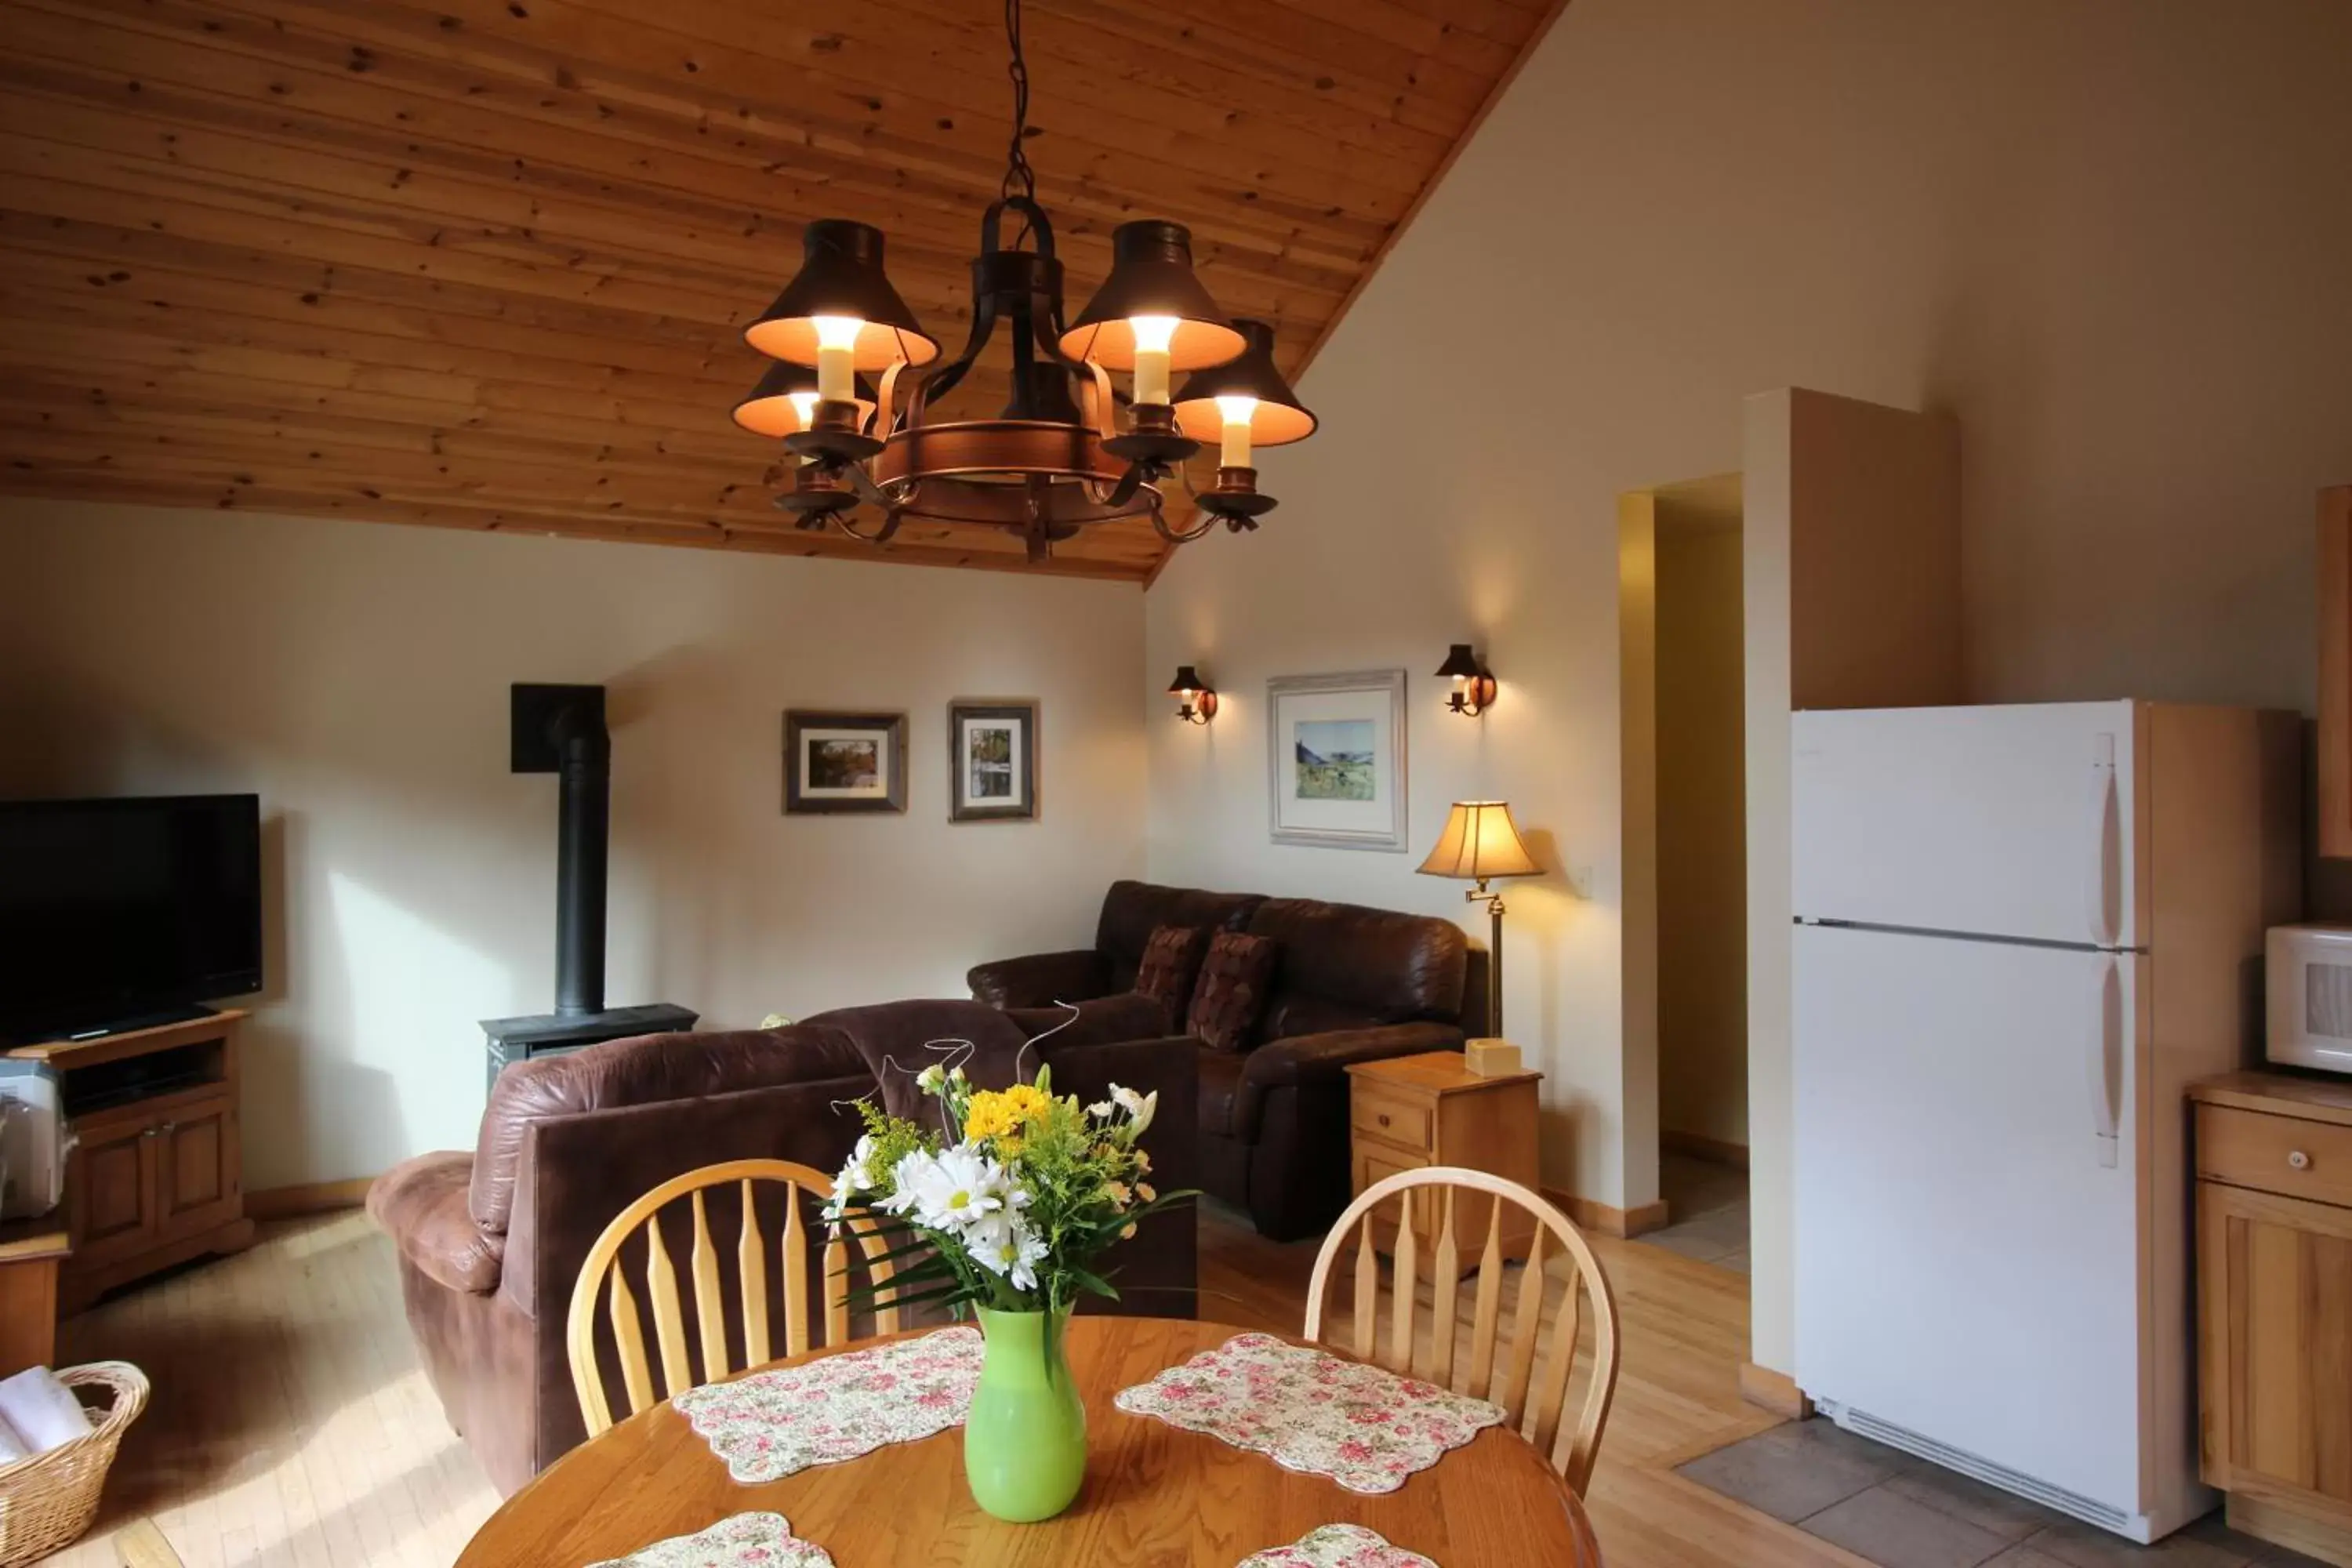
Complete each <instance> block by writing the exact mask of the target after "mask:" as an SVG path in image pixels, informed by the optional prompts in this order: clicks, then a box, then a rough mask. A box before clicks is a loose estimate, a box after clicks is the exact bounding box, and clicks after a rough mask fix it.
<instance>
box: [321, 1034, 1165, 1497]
mask: <svg viewBox="0 0 2352 1568" xmlns="http://www.w3.org/2000/svg"><path fill="white" fill-rule="evenodd" d="M1061 1016H1063V1015H1060V1014H1049V1015H1043V1016H1024V1015H1008V1014H1003V1013H999V1012H997V1011H996V1010H994V1009H992V1008H988V1007H983V1006H980V1005H976V1004H974V1003H971V1002H964V1001H940V1002H897V1003H889V1004H885V1005H879V1006H872V1007H856V1008H847V1009H844V1010H842V1011H839V1012H835V1013H829V1014H824V1015H821V1016H817V1017H814V1018H812V1019H809V1020H808V1021H806V1022H805V1023H803V1024H800V1025H796V1026H789V1027H785V1028H780V1029H767V1030H746V1031H741V1032H737V1033H711V1034H677V1035H647V1036H642V1037H638V1038H635V1039H628V1040H613V1041H609V1042H607V1043H605V1044H604V1045H599V1046H591V1047H588V1048H587V1049H585V1050H583V1051H579V1052H575V1053H573V1054H572V1055H569V1056H563V1057H551V1058H542V1059H541V1060H538V1061H528V1062H522V1063H519V1064H517V1065H516V1066H514V1067H511V1068H508V1069H507V1070H506V1072H505V1073H504V1074H502V1075H501V1076H500V1077H499V1080H498V1082H497V1084H496V1085H495V1086H494V1087H493V1088H492V1089H491V1092H490V1100H489V1105H488V1110H485V1111H484V1112H483V1115H482V1125H481V1132H480V1136H479V1138H478V1141H477V1142H476V1144H475V1147H474V1150H473V1152H471V1153H467V1152H459V1151H447V1152H439V1153H432V1154H422V1155H419V1156H417V1157H416V1158H415V1159H413V1160H410V1161H407V1162H406V1163H403V1164H401V1165H398V1166H395V1167H394V1169H392V1170H391V1171H389V1172H386V1173H384V1174H383V1176H382V1177H380V1178H379V1179H378V1180H377V1181H376V1183H375V1184H374V1186H373V1188H372V1189H371V1190H370V1191H369V1194H368V1213H369V1214H370V1215H372V1216H373V1218H374V1219H375V1221H376V1223H377V1224H378V1225H379V1226H382V1227H383V1229H384V1230H385V1231H387V1232H389V1233H390V1234H391V1236H392V1238H393V1240H394V1245H395V1247H396V1248H397V1251H398V1254H399V1260H400V1277H401V1292H402V1297H403V1300H404V1304H405V1306H406V1308H407V1312H408V1321H409V1327H410V1329H411V1331H413V1332H414V1333H415V1337H416V1344H417V1350H418V1352H419V1355H420V1359H422V1361H423V1362H424V1363H425V1373H426V1375H427V1376H428V1377H429V1379H430V1380H431V1382H432V1384H433V1387H434V1390H435V1392H436V1394H439V1396H440V1399H441V1405H442V1408H443V1410H444V1411H446V1413H447V1415H448V1417H449V1421H450V1425H451V1426H455V1427H456V1428H457V1431H458V1432H459V1433H461V1434H462V1435H463V1436H465V1438H466V1440H467V1443H468V1444H469V1445H470V1446H471V1447H473V1449H474V1452H475V1453H476V1455H477V1456H478V1457H479V1458H480V1459H481V1461H482V1464H483V1468H485V1469H487V1470H488V1472H489V1476H490V1479H491V1480H492V1481H493V1482H495V1483H496V1484H497V1486H498V1487H499V1489H500V1490H501V1491H506V1492H511V1491H513V1490H514V1489H516V1488H517V1487H520V1485H522V1483H523V1482H525V1481H527V1480H529V1479H530V1478H531V1477H532V1476H533V1475H536V1474H537V1473H538V1472H539V1471H540V1470H541V1469H543V1468H546V1467H547V1465H548V1464H549V1463H551V1461H552V1460H553V1459H555V1458H557V1456H559V1455H561V1454H562V1453H563V1452H564V1451H565V1450H567V1449H569V1448H571V1447H573V1446H575V1445H576V1444H578V1443H579V1442H580V1441H581V1440H582V1438H583V1436H584V1432H583V1426H582V1425H581V1419H580V1407H579V1404H578V1401H577V1399H576V1398H575V1397H574V1395H573V1393H572V1373H571V1367H570V1363H569V1360H568V1357H567V1354H566V1351H565V1346H564V1320H565V1315H566V1313H567V1312H568V1311H569V1310H570V1307H571V1300H572V1285H573V1282H574V1281H575V1280H576V1279H578V1277H579V1272H580V1267H581V1264H582V1262H583V1260H584V1259H585V1258H586V1257H587V1253H588V1249H589V1247H591V1246H592V1245H593V1243H594V1241H595V1239H596V1237H597V1236H598V1235H600V1234H601V1233H602V1232H603V1230H604V1226H606V1225H607V1224H609V1223H610V1222H611V1220H612V1218H613V1216H614V1215H616V1214H618V1213H619V1212H620V1211H621V1210H622V1209H623V1208H625V1207H626V1206H627V1205H629V1204H630V1203H631V1202H632V1201H633V1200H635V1198H637V1197H638V1196H640V1195H641V1194H645V1193H646V1192H648V1191H650V1190H652V1189H653V1188H654V1187H655V1186H656V1185H658V1184H661V1183H662V1182H664V1181H666V1180H667V1179H668V1178H669V1177H671V1176H674V1175H677V1174H679V1173H682V1172H685V1171H689V1170H692V1169H694V1168H696V1167H698V1166H701V1165H708V1164H714V1163H718V1162H719V1161H722V1160H740V1159H753V1158H772V1159H783V1160H793V1161H798V1162H799V1163H802V1164H804V1165H810V1166H814V1167H815V1168H816V1169H818V1170H820V1171H824V1172H825V1173H832V1172H833V1171H835V1170H837V1169H838V1168H839V1167H840V1165H841V1163H842V1162H843V1161H845V1159H846V1158H847V1157H848V1154H849V1150H850V1147H851V1145H852V1144H854V1143H855V1142H856V1138H857V1133H858V1131H859V1123H858V1121H857V1118H856V1116H855V1115H853V1114H851V1113H850V1112H849V1111H848V1110H845V1109H844V1108H843V1102H845V1101H847V1100H855V1099H857V1098H859V1097H861V1096H866V1095H870V1094H874V1093H876V1092H877V1090H878V1091H879V1092H880V1093H881V1094H882V1095H883V1097H884V1099H885V1100H886V1101H887V1102H888V1103H889V1104H890V1105H891V1107H892V1108H893V1109H894V1110H899V1111H901V1112H905V1111H907V1110H912V1109H914V1108H916V1107H917V1106H918V1105H919V1096H918V1095H917V1094H916V1092H915V1091H914V1089H913V1087H912V1082H911V1075H912V1074H913V1073H914V1072H916V1071H919V1069H920V1068H922V1067H923V1066H924V1065H925V1064H926V1063H928V1062H929V1061H931V1060H933V1059H936V1054H935V1053H934V1052H932V1051H931V1050H929V1048H928V1047H929V1045H930V1044H931V1043H932V1042H936V1041H944V1040H968V1041H970V1042H971V1044H972V1046H973V1047H974V1051H973V1054H972V1055H971V1058H970V1060H969V1063H968V1065H967V1070H968V1071H970V1073H971V1076H972V1077H973V1079H975V1080H976V1081H978V1082H980V1083H981V1084H982V1085H983V1086H985V1087H990V1088H1001V1087H1003V1085H1004V1084H1006V1083H1009V1082H1010V1081H1012V1079H1013V1076H1014V1075H1015V1074H1016V1073H1018V1074H1020V1075H1021V1076H1023V1077H1028V1076H1033V1075H1034V1072H1035V1069H1036V1066H1037V1063H1038V1061H1039V1060H1040V1059H1041V1058H1042V1059H1043V1060H1045V1062H1047V1063H1048V1064H1050V1065H1051V1066H1052V1068H1053V1069H1054V1081H1055V1088H1056V1089H1059V1090H1061V1091H1064V1092H1069V1093H1076V1094H1079V1095H1083V1096H1085V1097H1086V1098H1087V1099H1088V1100H1094V1099H1099V1098H1101V1097H1102V1096H1103V1095H1105V1094H1106V1093H1108V1089H1109V1086H1110V1084H1111V1083H1113V1082H1118V1083H1120V1084H1125V1085H1129V1086H1131V1087H1133V1088H1136V1089H1143V1090H1146V1091H1149V1090H1153V1089H1157V1090H1159V1091H1160V1114H1159V1117H1158V1119H1157V1121H1156V1122H1155V1124H1154V1126H1153V1128H1152V1130H1151V1131H1150V1133H1149V1134H1147V1136H1146V1138H1145V1140H1144V1142H1145V1145H1146V1147H1147V1148H1148V1149H1149V1150H1150V1153H1151V1155H1152V1158H1153V1161H1154V1163H1155V1165H1156V1167H1157V1172H1158V1174H1159V1178H1160V1184H1162V1185H1163V1186H1165V1187H1167V1188H1169V1189H1171V1190H1174V1189H1177V1188H1181V1187H1187V1186H1194V1185H1197V1184H1198V1180H1197V1177H1196V1175H1195V1172H1194V1166H1193V1159H1192V1148H1193V1142H1194V1129H1193V1125H1192V1114H1191V1112H1192V1106H1193V1104H1194V1103H1195V1089H1194V1086H1193V1083H1192V1076H1191V1073H1190V1070H1189V1067H1190V1063H1189V1058H1183V1057H1180V1056H1177V1055H1174V1054H1171V1053H1168V1052H1165V1051H1151V1050H1148V1049H1142V1048H1139V1047H1137V1046H1136V1045H1135V1044H1134V1043H1133V1042H1131V1041H1128V1040H1125V1039H1117V1038H1109V1037H1107V1036H1110V1035H1117V1034H1121V1033H1125V1032H1131V1031H1127V1030H1124V1029H1123V1028H1122V1026H1120V1024H1119V1021H1118V1018H1117V1017H1116V1016H1114V1015H1111V1014H1105V1015H1104V1016H1101V1017H1100V1018H1099V1019H1098V1020H1096V1021H1094V1022H1096V1023H1097V1024H1098V1025H1099V1026H1097V1027H1090V1028H1081V1029H1067V1030H1065V1031H1064V1032H1062V1033H1061V1034H1059V1035H1057V1036H1055V1037H1054V1038H1053V1039H1051V1040H1049V1041H1046V1042H1045V1043H1044V1045H1043V1046H1042V1047H1032V1046H1031V1044H1030V1039H1029V1037H1030V1035H1031V1034H1032V1033H1034V1032H1036V1031H1037V1030H1039V1029H1042V1028H1043V1027H1045V1026H1047V1025H1050V1024H1051V1023H1053V1022H1055V1021H1058V1019H1059V1018H1060V1017H1061ZM1171 1113H1172V1114H1171ZM711 1199H712V1201H711V1205H710V1209H709V1220H710V1225H711V1228H712V1231H713V1234H714V1235H723V1236H730V1237H731V1236H733V1235H734V1234H735V1226H736V1225H737V1223H738V1217H739V1216H738V1215H737V1213H736V1211H735V1210H734V1208H733V1202H734V1200H733V1198H732V1197H731V1195H730V1194H726V1193H725V1192H724V1191H723V1190H721V1191H718V1192H714V1193H713V1194H711ZM766 1233H767V1234H769V1235H774V1234H776V1232H775V1228H774V1227H773V1226H768V1227H767V1229H766ZM667 1235H668V1233H667V1229H666V1230H665V1236H666V1237H667ZM820 1240H821V1237H812V1245H813V1247H814V1245H815V1244H816V1243H817V1242H819V1241H820ZM689 1246H690V1242H689V1240H688V1237H685V1236H683V1235H682V1236H680V1237H674V1238H671V1239H670V1242H669V1250H670V1251H671V1253H672V1255H673V1256H674V1257H677V1258H685V1257H686V1256H688V1248H689ZM626 1257H627V1255H625V1259H626ZM1111 1262H1112V1263H1113V1265H1114V1266H1115V1268H1116V1273H1115V1276H1114V1278H1115V1281H1116V1283H1117V1284H1118V1286H1119V1288H1120V1289H1121V1292H1122V1296H1123V1300H1122V1301H1121V1302H1120V1303H1119V1304H1118V1306H1117V1307H1115V1308H1113V1309H1112V1310H1130V1311H1136V1312H1143V1313H1149V1314H1154V1315H1158V1316H1162V1317H1190V1316H1192V1313H1193V1309H1194V1298H1193V1285H1194V1279H1195V1258H1194V1220H1193V1215H1192V1211H1191V1210H1190V1209H1189V1208H1179V1209H1175V1210H1171V1211H1168V1212H1166V1213H1163V1214H1160V1215H1154V1216H1153V1217H1152V1218H1151V1219H1150V1220H1147V1221H1146V1222H1144V1226H1142V1228H1141V1229H1140V1230H1139V1232H1138V1234H1137V1235H1136V1237H1135V1238H1134V1239H1133V1240H1131V1241H1129V1242H1128V1243H1126V1244H1124V1245H1122V1246H1121V1247H1119V1248H1118V1251H1117V1252H1116V1253H1114V1254H1113V1255H1112V1257H1111ZM811 1277H812V1278H815V1277H816V1265H815V1264H814V1262H813V1263H812V1265H811ZM770 1283H771V1289H772V1290H779V1289H781V1288H782V1271H781V1270H774V1271H772V1272H771V1275H770ZM729 1289H730V1290H731V1289H732V1283H731V1279H730V1285H729ZM641 1300H642V1296H641ZM730 1305H731V1303H730ZM781 1310H782V1309H781V1303H774V1302H772V1303H771V1317H772V1321H777V1322H781V1321H782V1318H781V1316H780V1315H778V1314H780V1313H781ZM688 1313H689V1317H690V1316H691V1313H692V1309H691V1308H690V1307H689V1309H688ZM730 1316H731V1314H730ZM696 1360H697V1365H699V1357H698V1354H697V1357H696ZM606 1364H607V1365H608V1366H609V1365H611V1364H613V1363H612V1362H611V1360H610V1358H609V1357H608V1358H607V1360H606ZM609 1397H610V1398H611V1399H612V1401H613V1405H614V1409H616V1410H621V1409H626V1408H627V1404H626V1400H625V1395H624V1393H623V1391H622V1390H621V1389H620V1388H619V1386H618V1384H617V1379H615V1380H614V1386H613V1387H612V1388H611V1389H610V1391H609Z"/></svg>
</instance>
